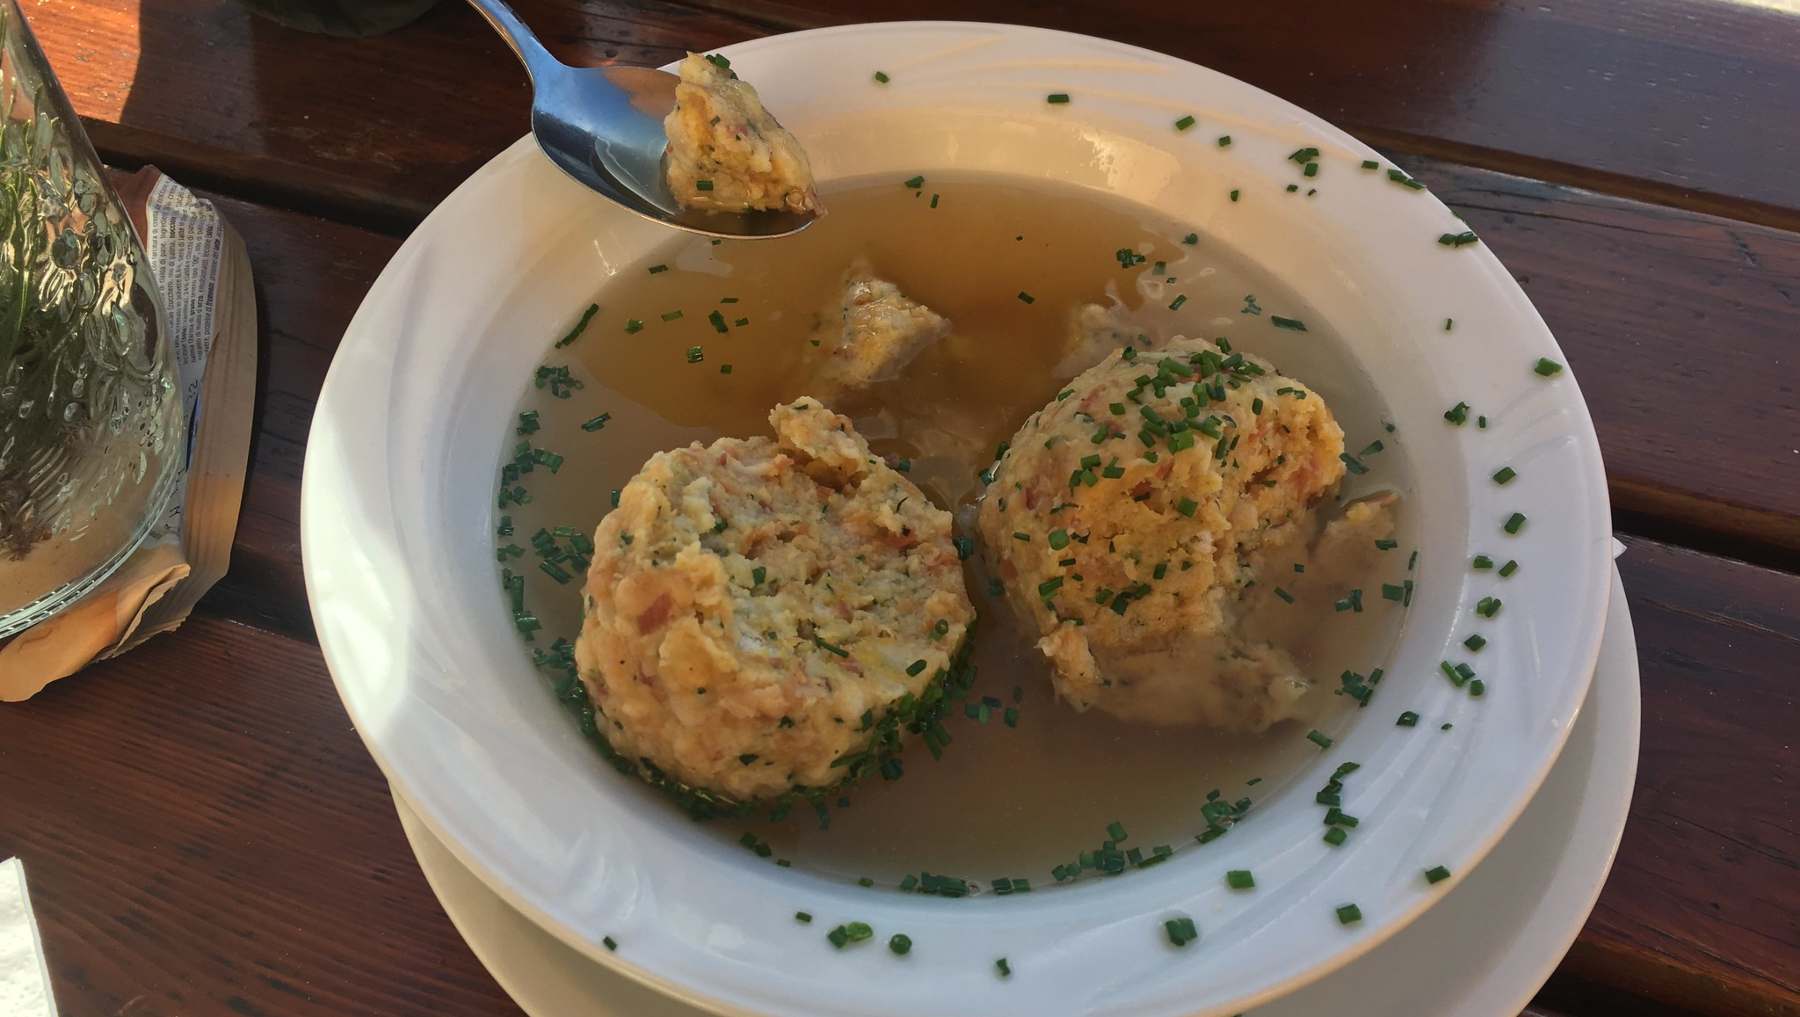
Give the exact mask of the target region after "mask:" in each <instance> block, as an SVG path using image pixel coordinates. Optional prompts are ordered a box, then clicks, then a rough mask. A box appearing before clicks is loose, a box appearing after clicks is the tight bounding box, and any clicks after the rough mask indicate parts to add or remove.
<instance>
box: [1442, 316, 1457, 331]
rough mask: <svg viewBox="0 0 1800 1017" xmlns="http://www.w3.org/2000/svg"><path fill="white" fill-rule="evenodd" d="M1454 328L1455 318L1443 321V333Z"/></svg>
mask: <svg viewBox="0 0 1800 1017" xmlns="http://www.w3.org/2000/svg"><path fill="white" fill-rule="evenodd" d="M1455 326H1456V319H1455V318H1445V319H1444V331H1446V332H1448V331H1450V330H1451V329H1452V328H1454V327H1455Z"/></svg>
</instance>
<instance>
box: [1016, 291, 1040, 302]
mask: <svg viewBox="0 0 1800 1017" xmlns="http://www.w3.org/2000/svg"><path fill="white" fill-rule="evenodd" d="M1019 301H1020V302H1021V303H1026V304H1034V303H1037V298H1036V297H1034V296H1032V295H1031V294H1029V293H1027V292H1025V291H1024V290H1020V291H1019Z"/></svg>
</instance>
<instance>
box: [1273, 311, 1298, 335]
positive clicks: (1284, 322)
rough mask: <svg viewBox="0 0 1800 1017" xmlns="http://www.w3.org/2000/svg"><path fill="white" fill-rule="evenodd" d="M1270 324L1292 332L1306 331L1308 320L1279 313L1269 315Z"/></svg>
mask: <svg viewBox="0 0 1800 1017" xmlns="http://www.w3.org/2000/svg"><path fill="white" fill-rule="evenodd" d="M1269 324H1271V325H1274V326H1275V327H1276V328H1285V329H1287V330H1288V331H1290V332H1304V331H1306V322H1304V321H1301V320H1300V319H1299V318H1283V317H1282V316H1281V315H1279V314H1271V315H1269Z"/></svg>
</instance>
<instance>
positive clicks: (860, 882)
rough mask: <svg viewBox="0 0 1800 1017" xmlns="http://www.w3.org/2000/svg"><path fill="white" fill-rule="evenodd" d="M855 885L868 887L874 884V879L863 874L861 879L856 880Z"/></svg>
mask: <svg viewBox="0 0 1800 1017" xmlns="http://www.w3.org/2000/svg"><path fill="white" fill-rule="evenodd" d="M856 885H857V886H860V887H863V888H865V889H866V888H868V887H871V886H874V885H875V881H874V880H873V879H870V878H869V877H867V876H864V877H862V878H861V879H859V880H857V881H856Z"/></svg>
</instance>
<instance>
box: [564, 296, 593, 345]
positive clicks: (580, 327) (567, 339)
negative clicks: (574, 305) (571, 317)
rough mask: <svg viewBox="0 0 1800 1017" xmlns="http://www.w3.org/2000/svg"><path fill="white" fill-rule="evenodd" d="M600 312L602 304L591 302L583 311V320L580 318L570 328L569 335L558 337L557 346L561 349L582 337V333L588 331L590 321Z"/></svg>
mask: <svg viewBox="0 0 1800 1017" xmlns="http://www.w3.org/2000/svg"><path fill="white" fill-rule="evenodd" d="M599 313H600V305H599V304H589V305H588V306H587V310H585V311H583V312H581V320H579V321H577V322H576V323H575V327H573V328H571V329H569V332H568V334H567V335H565V336H563V337H562V338H561V339H558V340H557V341H556V348H557V349H559V350H560V349H562V348H563V347H565V346H567V345H569V344H570V343H572V342H574V341H575V340H577V339H579V338H581V333H583V332H586V331H587V327H588V322H590V321H593V320H594V315H596V314H599Z"/></svg>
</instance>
